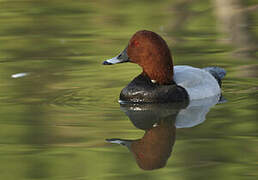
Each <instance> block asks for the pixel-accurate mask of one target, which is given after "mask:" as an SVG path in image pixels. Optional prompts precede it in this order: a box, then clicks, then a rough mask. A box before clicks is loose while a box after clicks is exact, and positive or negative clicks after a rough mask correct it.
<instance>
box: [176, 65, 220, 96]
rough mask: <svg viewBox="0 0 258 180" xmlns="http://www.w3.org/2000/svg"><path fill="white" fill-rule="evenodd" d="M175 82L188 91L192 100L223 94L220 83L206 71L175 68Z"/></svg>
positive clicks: (187, 67) (184, 67) (181, 67)
mask: <svg viewBox="0 0 258 180" xmlns="http://www.w3.org/2000/svg"><path fill="white" fill-rule="evenodd" d="M174 81H175V82H176V84H177V85H179V86H181V87H183V88H184V89H185V90H186V91H187V93H188V95H189V99H190V100H193V99H203V98H207V97H211V96H215V95H217V94H220V93H221V91H220V85H219V82H218V81H217V80H216V79H215V77H214V75H212V74H211V73H210V72H209V71H208V70H206V69H199V68H194V67H191V66H174Z"/></svg>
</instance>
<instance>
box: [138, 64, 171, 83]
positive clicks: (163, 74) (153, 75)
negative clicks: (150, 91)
mask: <svg viewBox="0 0 258 180" xmlns="http://www.w3.org/2000/svg"><path fill="white" fill-rule="evenodd" d="M142 74H143V75H145V76H148V77H149V78H150V79H151V81H152V82H153V83H157V84H160V85H169V84H174V81H173V74H174V71H173V65H171V66H165V67H164V66H163V67H161V65H159V67H156V68H152V69H143V72H142Z"/></svg>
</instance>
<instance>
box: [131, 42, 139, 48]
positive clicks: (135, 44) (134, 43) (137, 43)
mask: <svg viewBox="0 0 258 180" xmlns="http://www.w3.org/2000/svg"><path fill="white" fill-rule="evenodd" d="M139 45H140V43H139V42H138V41H136V40H134V41H133V42H132V46H135V47H138V46H139Z"/></svg>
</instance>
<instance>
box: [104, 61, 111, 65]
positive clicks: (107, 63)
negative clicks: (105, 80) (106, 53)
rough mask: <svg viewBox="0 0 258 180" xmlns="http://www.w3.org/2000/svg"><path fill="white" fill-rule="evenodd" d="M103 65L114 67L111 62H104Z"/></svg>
mask: <svg viewBox="0 0 258 180" xmlns="http://www.w3.org/2000/svg"><path fill="white" fill-rule="evenodd" d="M102 65H112V63H110V62H108V61H104V62H103V63H102Z"/></svg>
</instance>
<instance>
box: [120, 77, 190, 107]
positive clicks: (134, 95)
mask: <svg viewBox="0 0 258 180" xmlns="http://www.w3.org/2000/svg"><path fill="white" fill-rule="evenodd" d="M120 100H121V101H124V102H143V103H167V102H185V101H188V100H189V98H188V94H187V92H186V90H185V89H184V88H182V87H180V86H178V85H176V84H171V85H159V84H156V83H152V82H151V80H150V79H149V78H148V77H147V76H144V75H139V76H137V77H136V78H135V79H134V80H133V81H131V82H130V83H129V84H128V85H127V86H126V87H125V88H124V89H123V90H122V91H121V93H120Z"/></svg>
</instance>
